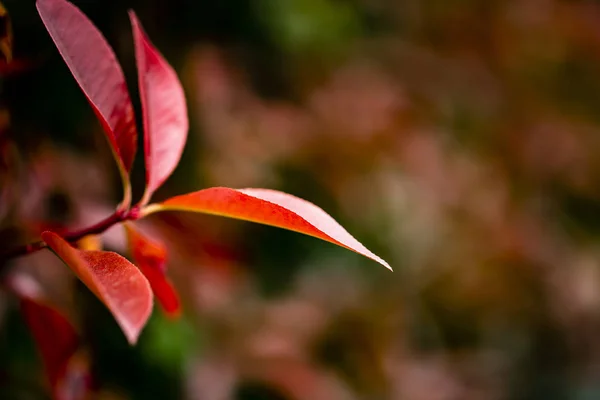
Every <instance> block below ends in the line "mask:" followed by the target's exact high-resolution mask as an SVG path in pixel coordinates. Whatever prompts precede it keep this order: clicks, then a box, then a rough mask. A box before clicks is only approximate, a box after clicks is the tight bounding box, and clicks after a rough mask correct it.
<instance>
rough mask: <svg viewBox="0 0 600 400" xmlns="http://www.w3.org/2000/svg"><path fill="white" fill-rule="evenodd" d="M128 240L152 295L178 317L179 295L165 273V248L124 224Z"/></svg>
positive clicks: (130, 225)
mask: <svg viewBox="0 0 600 400" xmlns="http://www.w3.org/2000/svg"><path fill="white" fill-rule="evenodd" d="M124 226H125V231H126V233H127V240H128V241H129V248H130V249H131V254H132V256H133V259H134V261H135V263H136V265H137V266H138V267H139V268H140V270H141V271H142V273H143V274H144V276H146V278H147V279H148V282H150V286H151V287H152V290H153V291H154V295H155V296H156V298H157V299H158V302H159V303H160V305H161V306H162V308H163V309H164V311H165V313H166V314H167V315H168V316H170V317H173V318H175V317H178V316H179V314H180V312H181V307H180V301H179V295H178V294H177V291H176V290H175V288H174V287H173V284H172V283H171V281H170V279H169V278H168V277H167V276H166V275H165V273H166V263H167V249H166V247H165V246H164V245H163V244H162V243H159V242H156V241H154V240H152V239H150V238H149V237H147V236H145V235H143V234H142V233H141V232H139V231H138V230H136V229H135V228H134V227H133V224H129V223H126V224H124Z"/></svg>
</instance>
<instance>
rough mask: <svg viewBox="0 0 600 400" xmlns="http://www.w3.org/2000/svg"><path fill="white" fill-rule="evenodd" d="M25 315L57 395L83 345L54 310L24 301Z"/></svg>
mask: <svg viewBox="0 0 600 400" xmlns="http://www.w3.org/2000/svg"><path fill="white" fill-rule="evenodd" d="M21 312H22V314H23V318H24V319H25V322H26V323H27V325H28V326H29V329H30V330H31V334H32V335H33V338H34V340H35V343H36V345H37V347H38V349H39V351H40V354H41V356H42V361H43V363H44V368H45V370H46V374H47V376H48V380H49V381H50V385H51V387H52V389H53V391H56V390H57V389H58V386H59V383H60V381H61V380H62V379H63V378H64V376H65V373H66V372H67V367H68V364H69V360H70V359H71V357H72V356H73V355H74V354H75V352H76V351H77V348H78V345H79V339H78V336H77V333H76V332H75V328H73V325H71V323H70V322H69V320H68V319H67V318H66V317H65V316H64V315H63V314H61V313H60V312H59V311H58V310H56V309H55V308H54V307H52V306H50V305H49V304H47V303H45V302H43V301H39V300H35V299H33V298H30V297H22V298H21Z"/></svg>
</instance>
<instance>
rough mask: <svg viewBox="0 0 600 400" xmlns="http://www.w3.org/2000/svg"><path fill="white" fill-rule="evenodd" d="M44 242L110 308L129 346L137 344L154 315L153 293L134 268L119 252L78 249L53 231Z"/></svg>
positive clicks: (48, 233) (43, 236)
mask: <svg viewBox="0 0 600 400" xmlns="http://www.w3.org/2000/svg"><path fill="white" fill-rule="evenodd" d="M42 239H43V240H44V242H46V244H47V245H48V247H49V248H50V249H52V251H54V253H56V254H57V255H58V256H59V257H60V258H61V259H62V260H63V261H64V262H65V264H67V265H68V266H69V267H70V268H71V269H72V270H73V272H75V274H76V275H77V276H78V277H79V279H81V281H82V282H83V283H85V285H86V286H87V287H88V288H89V289H90V290H91V291H92V292H93V293H94V294H95V295H96V296H97V297H98V298H99V299H100V300H101V301H102V302H103V303H104V304H105V305H106V307H108V309H109V310H110V312H111V313H112V314H113V316H114V317H115V319H116V321H117V323H118V324H119V326H120V327H121V329H122V330H123V332H124V333H125V336H126V337H127V340H128V341H129V343H131V344H134V343H136V341H137V339H138V336H139V334H140V332H141V330H142V328H143V327H144V325H145V324H146V322H147V321H148V318H149V317H150V313H151V312H152V291H151V289H150V285H149V284H148V281H147V280H146V278H145V277H144V275H142V273H141V272H140V271H139V270H138V269H137V268H136V267H135V265H133V264H132V263H130V262H129V261H127V259H125V258H124V257H122V256H120V255H118V254H117V253H113V252H109V251H97V250H91V251H86V250H78V249H76V248H74V247H73V246H71V245H70V244H69V243H68V242H66V241H65V240H64V239H63V238H61V237H60V236H58V235H57V234H55V233H53V232H49V231H47V232H44V233H42Z"/></svg>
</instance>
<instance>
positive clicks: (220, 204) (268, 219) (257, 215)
mask: <svg viewBox="0 0 600 400" xmlns="http://www.w3.org/2000/svg"><path fill="white" fill-rule="evenodd" d="M166 210H182V211H192V212H201V213H206V214H214V215H221V216H224V217H230V218H237V219H242V220H246V221H252V222H258V223H261V224H265V225H272V226H276V227H279V228H284V229H289V230H292V231H296V232H300V233H304V234H306V235H310V236H314V237H317V238H319V239H323V240H326V241H328V242H331V243H334V244H337V245H338V246H342V247H345V248H347V249H349V250H352V251H354V252H356V253H358V254H362V255H363V256H365V257H368V258H370V259H372V260H375V261H377V262H378V263H380V264H381V265H383V266H384V267H386V268H388V269H390V270H391V267H390V266H389V264H388V263H387V262H385V261H384V260H382V259H381V258H380V257H378V256H376V255H375V254H373V253H372V252H371V251H369V250H368V249H367V248H366V247H365V246H363V245H362V244H361V243H360V242H359V241H358V240H356V239H355V238H354V237H353V236H352V235H350V234H349V233H348V232H347V231H346V230H345V229H344V228H343V227H342V226H341V225H340V224H338V223H337V222H336V221H335V220H334V219H333V218H331V217H330V216H329V215H328V214H327V213H326V212H325V211H323V210H322V209H321V208H319V207H317V206H316V205H314V204H312V203H309V202H308V201H306V200H302V199H300V198H298V197H295V196H292V195H289V194H287V193H283V192H278V191H275V190H269V189H229V188H223V187H214V188H209V189H204V190H200V191H197V192H194V193H189V194H184V195H181V196H176V197H172V198H170V199H168V200H166V201H163V202H162V203H159V204H154V205H150V206H148V208H147V209H146V213H148V214H149V213H152V212H157V211H166Z"/></svg>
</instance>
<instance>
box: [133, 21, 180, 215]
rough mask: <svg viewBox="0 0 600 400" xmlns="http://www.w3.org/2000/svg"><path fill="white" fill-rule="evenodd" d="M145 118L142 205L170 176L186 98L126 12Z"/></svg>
mask: <svg viewBox="0 0 600 400" xmlns="http://www.w3.org/2000/svg"><path fill="white" fill-rule="evenodd" d="M129 17H130V19H131V26H132V29H133V38H134V42H135V43H134V44H135V56H136V61H137V69H138V79H139V89H140V96H141V102H142V112H143V117H144V151H145V157H146V192H145V193H144V198H143V199H142V202H141V203H142V204H146V203H147V202H148V200H150V197H151V196H152V193H154V191H155V190H156V189H158V187H159V186H160V185H162V183H163V182H164V181H165V180H166V179H167V178H168V177H169V176H170V175H171V173H172V172H173V170H174V169H175V167H176V166H177V164H178V163H179V159H180V158H181V153H182V152H183V147H184V146H185V141H186V139H187V132H188V118H187V106H186V103H185V95H184V92H183V88H182V87H181V83H180V82H179V79H178V78H177V74H176V73H175V71H174V70H173V68H172V67H171V66H170V65H169V63H167V61H166V60H165V59H164V58H163V57H162V55H161V54H160V53H159V52H158V50H157V49H156V48H155V47H154V46H153V45H152V43H151V42H150V40H149V39H148V37H147V36H146V34H145V32H144V30H143V28H142V26H141V25H140V22H139V20H138V18H137V17H136V15H135V13H134V12H133V11H130V12H129Z"/></svg>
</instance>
